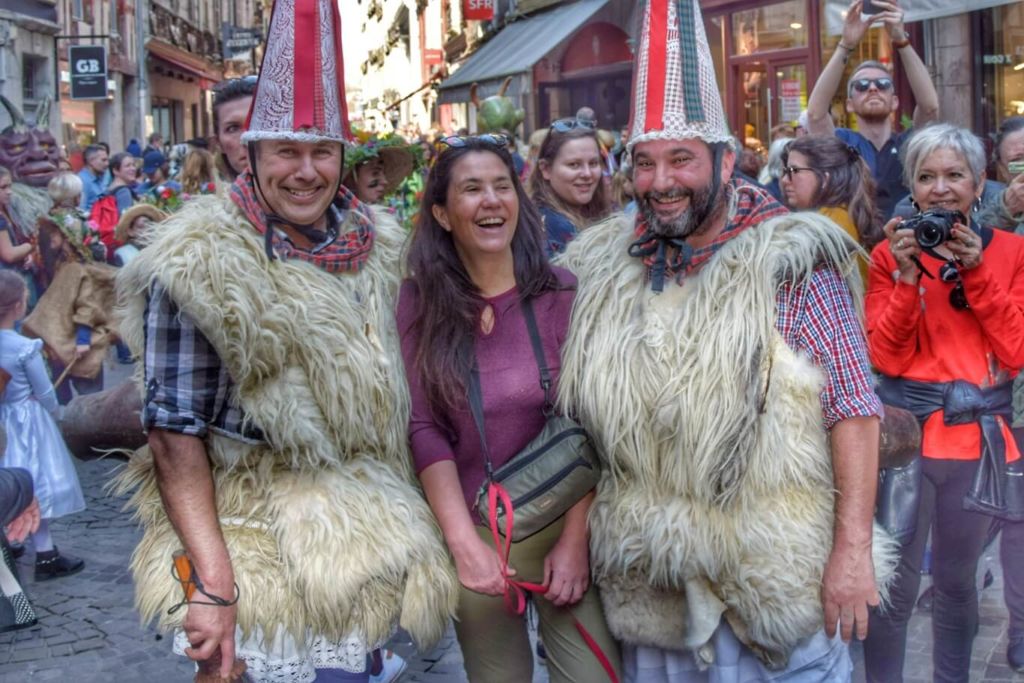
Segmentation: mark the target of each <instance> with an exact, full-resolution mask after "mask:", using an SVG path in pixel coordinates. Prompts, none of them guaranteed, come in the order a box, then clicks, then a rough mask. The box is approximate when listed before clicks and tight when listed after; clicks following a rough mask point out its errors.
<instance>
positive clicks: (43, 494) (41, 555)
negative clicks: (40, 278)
mask: <svg viewBox="0 0 1024 683" xmlns="http://www.w3.org/2000/svg"><path fill="white" fill-rule="evenodd" d="M27 308H28V289H27V287H26V286H25V283H24V281H23V280H22V279H21V278H19V277H18V276H17V275H16V274H14V273H13V272H11V271H6V270H4V271H0V368H3V370H4V371H6V372H7V373H8V374H9V375H10V376H11V378H10V380H8V382H7V386H6V388H5V389H4V391H3V394H0V421H2V422H3V425H4V429H5V430H6V432H7V449H6V450H5V451H4V454H3V459H2V460H0V465H2V466H3V467H23V468H25V469H27V470H28V471H29V472H30V473H31V474H32V479H33V481H34V483H35V489H36V497H37V498H38V499H39V507H40V513H41V517H42V521H41V522H40V524H39V530H38V531H36V532H35V533H34V534H32V543H33V545H34V546H35V549H36V571H35V579H36V581H46V580H48V579H55V578H58V577H61V576H68V575H70V574H74V573H76V572H79V571H81V570H82V568H83V567H84V566H85V562H84V561H83V560H81V559H78V558H75V557H71V556H70V555H61V554H60V552H59V551H58V550H57V548H56V547H55V546H54V544H53V539H52V538H51V537H50V525H49V522H50V520H51V519H55V518H57V517H63V516H64V515H70V514H73V513H75V512H81V511H82V510H84V509H85V499H84V498H83V497H82V487H81V485H80V484H79V483H78V475H77V473H76V472H75V466H74V464H73V463H72V460H71V454H70V453H69V452H68V449H67V446H65V445H64V439H63V438H62V437H61V433H60V430H59V429H58V427H57V423H56V422H55V421H54V415H55V414H56V412H57V410H58V406H57V397H56V395H55V393H54V390H53V383H52V382H51V381H50V377H49V375H48V374H47V373H46V363H45V362H44V360H43V355H42V348H43V342H42V341H41V340H39V339H28V338H27V337H23V336H21V335H20V334H18V333H17V332H15V331H14V325H15V323H16V322H17V321H18V320H20V319H21V318H23V317H24V316H25V312H26V310H27Z"/></svg>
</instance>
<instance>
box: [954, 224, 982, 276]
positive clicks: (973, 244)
mask: <svg viewBox="0 0 1024 683" xmlns="http://www.w3.org/2000/svg"><path fill="white" fill-rule="evenodd" d="M946 248H947V249H949V251H950V252H951V253H952V254H953V256H955V257H956V259H957V260H958V261H959V262H960V266H961V268H962V269H964V270H970V269H971V268H977V267H978V266H980V265H981V253H982V252H981V236H980V235H978V234H977V233H976V232H974V231H973V230H971V229H970V228H968V227H967V226H966V225H962V224H960V223H954V224H953V237H952V239H950V240H949V241H948V242H946Z"/></svg>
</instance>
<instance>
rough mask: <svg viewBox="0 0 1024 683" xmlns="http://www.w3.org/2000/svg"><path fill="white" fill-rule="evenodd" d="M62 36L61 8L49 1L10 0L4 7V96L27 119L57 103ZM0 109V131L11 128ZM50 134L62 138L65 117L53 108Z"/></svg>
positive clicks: (0, 81)
mask: <svg viewBox="0 0 1024 683" xmlns="http://www.w3.org/2000/svg"><path fill="white" fill-rule="evenodd" d="M59 32H60V23H59V21H58V16H57V8H56V7H55V6H54V4H53V2H49V1H48V0H8V1H6V2H4V3H2V4H0V94H2V95H3V96H4V97H6V98H7V100H8V101H9V102H10V103H11V104H12V105H14V106H15V107H17V109H18V111H20V112H22V113H23V114H25V115H26V116H33V115H34V114H35V112H36V110H37V109H38V107H39V106H40V104H42V103H43V102H44V101H45V100H46V99H47V98H49V99H50V100H51V101H52V99H53V92H54V83H55V78H56V68H55V57H54V45H55V44H56V42H57V41H56V39H55V36H56V35H57V34H58V33H59ZM10 123H11V121H10V116H9V115H8V112H7V111H5V110H4V109H2V108H0V129H3V128H6V127H7V126H8V125H10ZM49 125H50V130H51V132H53V135H54V137H56V138H57V139H58V140H59V139H60V137H61V132H62V131H61V128H62V126H61V116H60V111H59V110H57V108H56V107H53V106H51V108H50V115H49Z"/></svg>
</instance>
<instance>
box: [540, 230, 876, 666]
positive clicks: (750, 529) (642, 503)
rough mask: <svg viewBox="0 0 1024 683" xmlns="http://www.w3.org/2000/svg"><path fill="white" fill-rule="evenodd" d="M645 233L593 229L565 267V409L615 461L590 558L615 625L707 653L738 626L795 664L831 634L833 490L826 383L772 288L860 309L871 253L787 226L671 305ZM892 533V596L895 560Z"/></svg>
mask: <svg viewBox="0 0 1024 683" xmlns="http://www.w3.org/2000/svg"><path fill="white" fill-rule="evenodd" d="M632 227H633V226H632V222H631V221H628V220H626V219H624V218H620V217H613V218H612V219H609V221H607V222H605V223H603V224H601V225H598V226H595V227H593V228H589V229H588V230H586V231H584V232H583V233H582V234H581V235H580V237H578V238H577V239H576V240H575V241H574V242H573V243H571V244H570V246H569V250H568V251H567V253H566V254H565V257H564V259H563V261H562V262H561V265H564V266H566V267H568V268H569V269H570V270H572V271H573V272H574V273H575V274H576V276H577V277H578V278H579V288H578V291H577V295H576V302H575V307H574V309H573V316H572V323H571V325H570V334H569V338H568V340H567V341H566V344H565V347H564V350H563V361H562V363H563V365H562V376H561V382H560V392H561V401H562V403H563V404H564V405H565V406H567V407H569V408H570V409H572V410H575V411H576V412H577V413H578V415H579V417H580V419H581V420H582V422H583V424H584V426H585V427H586V428H587V429H588V431H589V432H590V434H591V436H592V437H593V438H594V439H595V442H596V444H597V446H598V451H599V452H600V453H601V456H602V458H603V460H604V462H603V465H604V468H605V469H604V473H603V476H602V480H601V483H600V485H599V487H598V492H597V497H596V499H595V501H594V504H593V507H592V508H591V513H590V526H591V534H592V536H591V544H590V547H591V556H592V563H593V570H594V574H595V580H596V581H597V583H598V585H600V587H601V590H602V598H603V600H604V605H605V613H606V617H607V618H608V621H609V626H610V627H611V629H612V633H613V634H615V635H616V636H617V637H618V638H620V639H621V640H623V641H625V642H629V643H633V644H639V645H653V646H657V647H663V648H667V649H680V650H681V649H687V648H698V647H700V646H702V645H704V644H705V643H706V642H707V641H708V639H709V638H710V636H711V634H712V633H713V631H714V629H715V628H716V627H717V625H718V623H719V619H720V617H721V615H722V614H723V613H724V615H725V616H726V618H727V619H728V620H729V621H730V623H731V624H732V625H733V628H734V630H735V631H736V633H737V636H738V637H739V638H740V639H741V640H742V641H744V642H745V643H746V644H747V645H748V646H750V647H751V648H752V649H753V650H754V651H755V653H757V654H758V656H759V657H760V658H761V659H762V660H763V661H764V662H765V663H766V664H768V665H769V666H771V667H773V668H775V667H780V666H783V665H784V664H785V662H786V660H787V659H788V656H789V653H790V652H791V650H792V648H793V647H794V646H795V645H796V644H798V643H799V642H800V641H801V640H802V639H804V638H807V637H809V636H810V635H812V634H814V633H815V632H816V631H818V630H819V629H821V627H822V621H823V613H822V605H821V598H820V591H821V577H822V573H823V571H824V567H825V563H826V561H827V559H828V555H829V552H830V549H831V547H832V527H833V517H834V510H833V503H834V488H833V487H834V484H833V477H832V464H831V455H830V450H829V444H828V436H827V433H826V431H825V429H824V426H823V423H822V413H821V404H820V399H819V395H820V393H821V390H822V388H823V386H824V381H825V380H824V374H823V372H822V371H821V370H820V369H818V368H817V367H815V366H814V365H813V364H812V363H811V362H810V360H808V359H807V358H806V357H804V356H803V355H801V354H799V353H796V352H794V351H793V350H792V349H790V348H789V347H788V346H787V345H786V343H785V342H784V341H783V339H782V337H781V335H780V334H779V333H778V331H777V330H776V328H775V322H776V292H777V291H778V286H779V282H780V280H782V279H785V280H787V281H789V282H790V283H792V286H793V287H800V286H803V285H804V284H805V283H806V282H807V281H808V280H809V278H810V277H811V275H812V273H813V271H814V269H815V268H817V267H820V266H831V267H834V268H836V269H837V270H839V271H840V272H841V273H844V274H845V275H847V277H848V278H850V279H851V281H852V283H853V287H854V289H855V290H858V292H857V293H855V298H857V297H859V280H858V279H857V275H856V274H855V273H854V272H853V268H854V266H853V261H852V258H851V254H852V253H853V252H854V251H855V250H856V249H857V247H856V245H855V244H854V243H853V242H852V240H850V239H849V238H848V237H847V236H846V235H845V234H844V233H843V232H842V230H841V229H840V228H839V227H838V226H836V225H835V224H833V223H831V222H830V221H828V220H827V219H823V218H820V217H817V216H810V215H808V214H799V215H793V216H784V217H781V218H776V219H772V220H770V221H767V222H765V223H763V224H761V225H759V226H756V227H754V228H751V229H748V230H746V231H745V232H744V233H742V234H740V235H739V236H737V237H735V238H733V239H732V240H731V241H730V242H728V243H727V244H726V245H725V246H723V247H722V248H721V249H720V250H719V252H718V253H717V254H716V255H715V256H714V257H713V258H712V260H711V261H709V262H708V263H707V264H706V265H705V266H704V268H703V269H702V270H701V271H700V272H699V273H698V274H697V275H694V276H691V277H689V278H687V279H686V280H685V281H684V284H683V285H681V286H680V285H675V284H672V285H669V286H668V287H666V291H665V292H664V293H662V294H660V295H659V294H654V293H652V292H651V289H650V285H649V283H648V282H647V278H646V268H645V266H644V265H643V263H642V262H641V261H640V259H636V258H631V257H629V256H628V255H627V248H628V245H629V244H630V242H632V241H633V239H634V237H633V231H632ZM880 533H881V532H879V531H878V530H877V529H876V554H875V560H876V576H877V577H878V578H879V579H880V582H881V583H882V584H883V585H884V583H885V581H886V577H887V576H888V575H889V574H890V573H891V565H892V557H891V553H892V548H891V545H886V544H885V543H882V546H883V547H879V545H878V541H885V540H886V539H884V538H883V537H882V536H880V535H879V534H880Z"/></svg>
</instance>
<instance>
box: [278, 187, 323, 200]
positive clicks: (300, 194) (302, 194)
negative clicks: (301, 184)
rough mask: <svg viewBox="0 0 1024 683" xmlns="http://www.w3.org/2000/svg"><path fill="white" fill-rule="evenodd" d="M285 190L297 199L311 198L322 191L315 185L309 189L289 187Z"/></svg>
mask: <svg viewBox="0 0 1024 683" xmlns="http://www.w3.org/2000/svg"><path fill="white" fill-rule="evenodd" d="M285 191H286V192H287V193H288V194H289V195H291V196H292V197H295V198H296V199H310V198H311V197H314V196H315V195H316V194H317V193H319V192H320V188H318V187H314V188H310V189H308V190H293V189H287V190H285Z"/></svg>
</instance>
